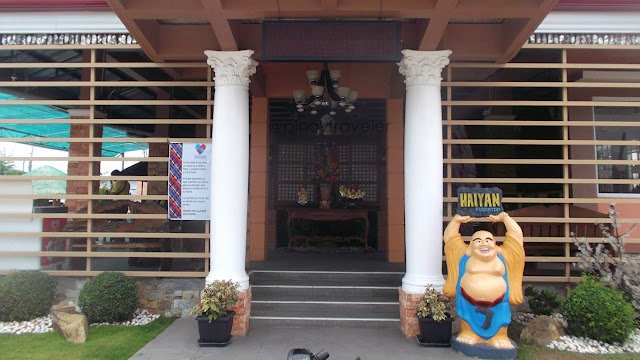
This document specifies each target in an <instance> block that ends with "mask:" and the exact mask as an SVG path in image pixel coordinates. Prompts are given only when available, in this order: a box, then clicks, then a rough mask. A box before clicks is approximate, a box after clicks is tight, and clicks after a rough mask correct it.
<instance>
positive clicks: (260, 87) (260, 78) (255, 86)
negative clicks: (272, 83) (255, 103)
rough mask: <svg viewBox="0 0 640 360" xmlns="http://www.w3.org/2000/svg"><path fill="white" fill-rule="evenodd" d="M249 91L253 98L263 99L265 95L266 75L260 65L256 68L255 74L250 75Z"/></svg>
mask: <svg viewBox="0 0 640 360" xmlns="http://www.w3.org/2000/svg"><path fill="white" fill-rule="evenodd" d="M250 80H251V82H250V83H249V91H251V95H253V96H255V97H265V96H266V93H267V75H266V74H265V71H264V68H263V67H262V65H258V66H257V67H256V73H255V74H253V75H251V79H250Z"/></svg>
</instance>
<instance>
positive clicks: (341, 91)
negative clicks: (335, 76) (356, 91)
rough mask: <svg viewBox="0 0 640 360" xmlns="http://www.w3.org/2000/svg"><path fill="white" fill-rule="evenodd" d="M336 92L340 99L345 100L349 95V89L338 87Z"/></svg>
mask: <svg viewBox="0 0 640 360" xmlns="http://www.w3.org/2000/svg"><path fill="white" fill-rule="evenodd" d="M337 92H338V96H340V97H341V98H346V97H347V95H349V88H348V87H344V86H340V87H339V88H338V91H337Z"/></svg>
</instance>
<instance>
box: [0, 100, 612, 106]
mask: <svg viewBox="0 0 640 360" xmlns="http://www.w3.org/2000/svg"><path fill="white" fill-rule="evenodd" d="M1 105H51V106H71V105H75V106H89V105H107V106H116V105H120V106H122V105H125V106H139V105H156V106H163V105H213V100H49V99H46V100H1V101H0V106H1ZM621 106H624V105H621Z"/></svg>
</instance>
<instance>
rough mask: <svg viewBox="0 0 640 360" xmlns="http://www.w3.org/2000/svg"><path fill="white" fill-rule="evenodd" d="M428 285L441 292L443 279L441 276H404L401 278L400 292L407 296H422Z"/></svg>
mask: <svg viewBox="0 0 640 360" xmlns="http://www.w3.org/2000/svg"><path fill="white" fill-rule="evenodd" d="M429 284H431V285H433V287H434V288H435V289H436V290H438V291H442V287H443V286H444V277H443V276H442V275H435V276H414V275H411V274H405V275H404V277H403V278H402V290H404V291H405V292H407V293H409V294H423V293H424V290H425V289H426V287H427V285H429Z"/></svg>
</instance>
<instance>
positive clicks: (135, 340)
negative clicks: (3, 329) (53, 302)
mask: <svg viewBox="0 0 640 360" xmlns="http://www.w3.org/2000/svg"><path fill="white" fill-rule="evenodd" d="M174 320H175V318H165V317H161V318H159V319H157V320H155V321H153V322H151V323H150V324H147V325H144V326H109V325H107V326H94V327H91V328H90V330H89V337H88V338H87V342H86V343H84V344H73V343H71V342H69V341H67V340H65V339H64V338H63V337H62V335H60V334H58V333H56V332H52V333H47V334H23V335H10V334H0V359H43V360H56V359H61V360H63V359H64V360H68V359H109V360H116V359H129V358H130V357H131V356H132V355H133V354H135V352H136V351H138V350H139V349H140V348H142V347H143V346H144V345H145V344H146V343H148V342H149V341H150V340H151V339H153V338H155V337H156V335H158V334H159V333H161V332H162V330H164V329H165V328H167V326H169V325H171V323H172V322H173V321H174Z"/></svg>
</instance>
